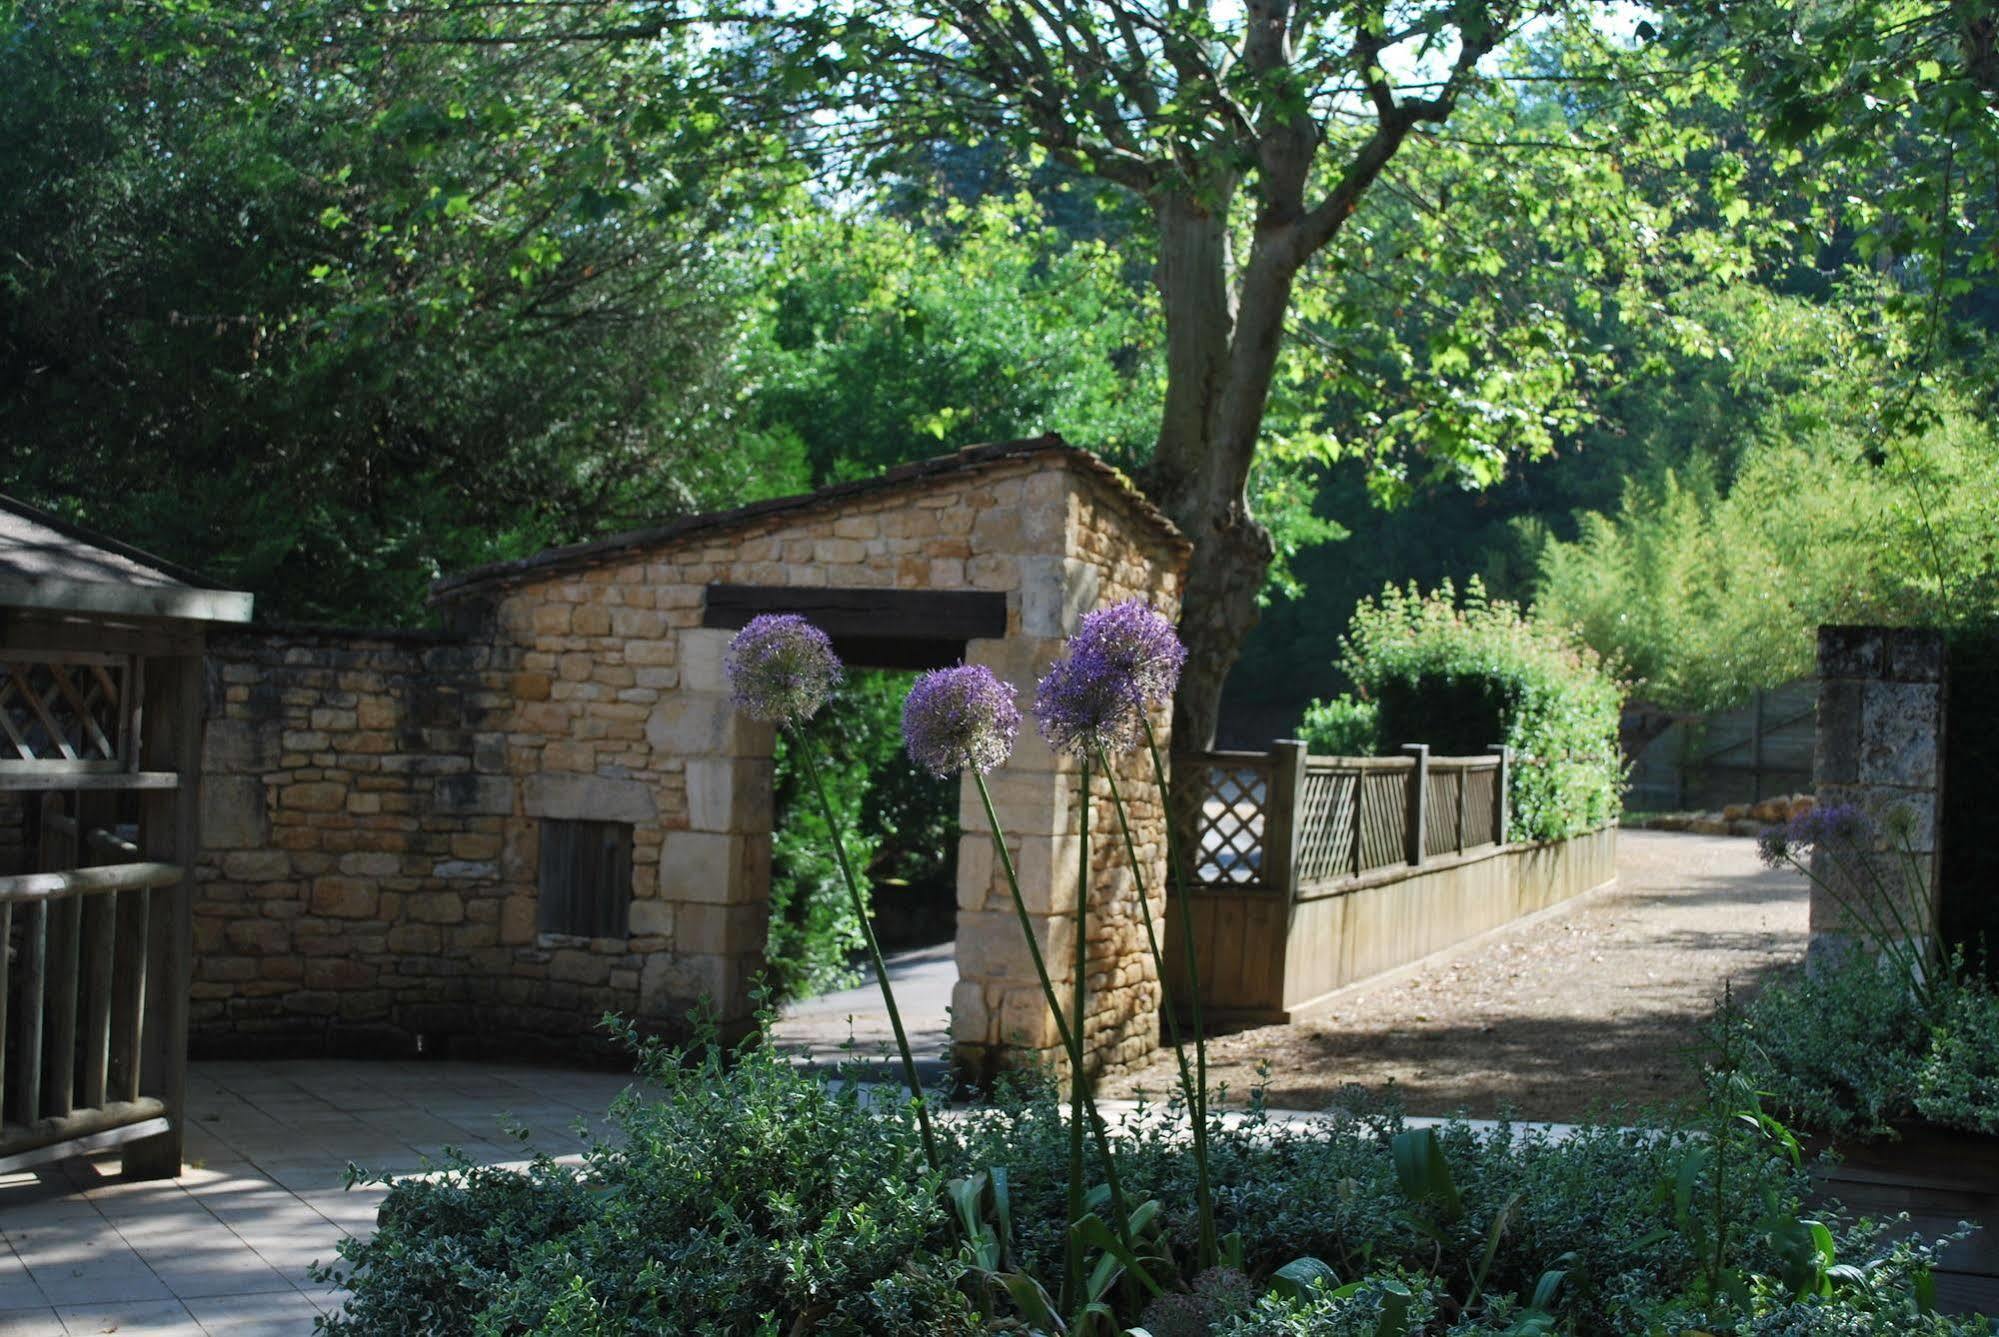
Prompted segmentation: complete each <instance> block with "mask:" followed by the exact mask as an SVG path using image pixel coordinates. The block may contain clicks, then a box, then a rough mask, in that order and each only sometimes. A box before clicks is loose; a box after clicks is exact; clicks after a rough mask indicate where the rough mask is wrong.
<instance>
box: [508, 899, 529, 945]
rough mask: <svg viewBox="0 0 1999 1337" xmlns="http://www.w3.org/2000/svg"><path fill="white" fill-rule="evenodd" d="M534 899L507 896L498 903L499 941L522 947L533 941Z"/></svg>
mask: <svg viewBox="0 0 1999 1337" xmlns="http://www.w3.org/2000/svg"><path fill="white" fill-rule="evenodd" d="M534 927H535V898H534V897H532V896H509V897H507V899H506V900H504V901H502V902H501V903H500V941H501V942H502V943H505V944H507V945H508V946H512V947H517V946H523V945H525V944H527V943H531V942H533V941H534Z"/></svg>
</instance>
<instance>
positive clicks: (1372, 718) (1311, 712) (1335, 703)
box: [1298, 693, 1381, 757]
mask: <svg viewBox="0 0 1999 1337" xmlns="http://www.w3.org/2000/svg"><path fill="white" fill-rule="evenodd" d="M1298 737H1300V738H1302V739H1303V740H1304V741H1305V743H1306V744H1307V746H1309V747H1310V748H1311V750H1312V751H1314V752H1316V753H1318V754H1319V755H1321V756H1328V757H1371V756H1374V755H1375V754H1376V753H1377V752H1379V751H1380V750H1381V712H1380V710H1379V709H1378V708H1377V707H1376V706H1375V704H1374V702H1372V701H1363V700H1361V699H1360V698H1359V697H1357V696H1354V695H1352V694H1351V693H1345V694H1342V695H1340V696H1336V697H1334V698H1333V699H1332V700H1330V701H1314V702H1313V703H1312V704H1311V705H1309V706H1307V707H1305V718H1304V720H1303V721H1302V722H1301V723H1300V724H1299V725H1298Z"/></svg>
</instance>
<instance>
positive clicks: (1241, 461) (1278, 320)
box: [1146, 185, 1296, 749]
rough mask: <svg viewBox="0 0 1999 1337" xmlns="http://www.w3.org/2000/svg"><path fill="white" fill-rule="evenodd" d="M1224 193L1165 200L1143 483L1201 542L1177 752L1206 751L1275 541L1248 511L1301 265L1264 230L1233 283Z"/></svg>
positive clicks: (1283, 238)
mask: <svg viewBox="0 0 1999 1337" xmlns="http://www.w3.org/2000/svg"><path fill="white" fill-rule="evenodd" d="M1232 190H1233V186H1232V185H1231V186H1230V187H1229V189H1228V190H1221V191H1216V190H1211V191H1210V192H1209V193H1208V198H1206V199H1199V198H1196V197H1195V196H1193V195H1192V194H1179V193H1174V194H1168V195H1166V196H1165V197H1164V198H1162V199H1161V200H1159V201H1158V202H1157V204H1156V208H1155V212H1156V216H1157V219H1158V226H1159V238H1160V247H1159V255H1160V263H1159V291H1160V298H1161V304H1162V306H1163V308H1164V311H1165V316H1166V410H1165V414H1164V417H1163V418H1162V421H1161V423H1160V429H1159V443H1158V449H1157V451H1156V452H1155V454H1154V462H1153V465H1152V467H1151V469H1150V470H1149V471H1148V472H1147V476H1146V485H1147V488H1148V490H1149V491H1150V492H1151V494H1152V496H1153V499H1154V500H1155V501H1157V502H1158V503H1159V505H1160V507H1161V509H1163V510H1164V511H1165V512H1166V513H1167V514H1168V515H1169V516H1171V517H1172V518H1173V522H1174V523H1175V524H1177V525H1179V526H1180V528H1181V530H1182V531H1183V532H1184V533H1185V534H1186V535H1187V537H1188V538H1190V539H1192V540H1193V542H1194V561H1193V564H1192V566H1191V567H1190V569H1189V571H1188V574H1187V582H1186V586H1185V588H1184V590H1183V591H1182V596H1181V614H1180V638H1181V640H1183V641H1184V642H1185V643H1186V645H1187V667H1186V669H1185V671H1184V672H1183V673H1182V674H1181V678H1180V690H1179V694H1178V696H1177V698H1176V701H1175V706H1174V719H1173V739H1174V744H1175V746H1176V747H1181V748H1191V749H1201V748H1207V747H1211V746H1213V744H1214V740H1215V730H1216V726H1217V725H1218V724H1219V722H1220V718H1221V703H1222V687H1223V685H1224V684H1225V683H1226V682H1227V681H1228V675H1229V670H1230V669H1231V668H1232V667H1234V665H1235V661H1236V658H1237V656H1238V655H1239V654H1240V653H1241V651H1242V643H1243V640H1244V638H1245V637H1247V636H1248V635H1249V632H1250V630H1251V628H1253V627H1254V626H1255V625H1256V622H1257V618H1258V609H1257V596H1258V595H1259V594H1260V593H1261V592H1262V590H1263V582H1264V577H1265V576H1266V575H1267V574H1268V572H1269V570H1270V562H1271V559H1272V558H1273V557H1274V556H1275V555H1276V549H1275V547H1274V546H1273V545H1272V543H1271V538H1270V532H1269V531H1268V530H1267V529H1265V528H1264V527H1263V525H1262V524H1260V523H1259V522H1258V521H1257V519H1256V517H1255V516H1253V515H1252V514H1251V513H1250V509H1249V496H1248V483H1249V470H1250V464H1251V462H1252V461H1253V460H1254V458H1255V455H1256V444H1257V437H1258V434H1259V432H1260V431H1261V429H1262V425H1263V411H1264V407H1265V405H1266V404H1267V402H1268V401H1269V397H1270V384H1271V378H1272V376H1273V375H1274V373H1275V370H1276V366H1277V354H1278V349H1279V345H1280V343H1281V341H1282V338H1283V331H1284V312H1285V308H1286V307H1287V306H1288V304H1289V302H1290V295H1291V280H1292V277H1293V276H1294V275H1295V273H1296V265H1295V263H1294V262H1293V260H1292V259H1291V256H1290V251H1289V245H1288V243H1289V240H1290V233H1289V231H1288V229H1271V230H1261V229H1260V230H1259V233H1258V236H1257V238H1256V241H1255V243H1254V245H1253V248H1252V250H1251V253H1250V256H1249V260H1248V263H1247V264H1246V265H1245V266H1244V268H1243V273H1242V276H1241V280H1240V297H1239V299H1238V290H1237V286H1236V284H1235V283H1234V282H1232V275H1231V272H1230V271H1231V268H1232V265H1231V263H1230V254H1229V236H1228V227H1227V223H1226V218H1227V200H1228V196H1229V194H1231V193H1232Z"/></svg>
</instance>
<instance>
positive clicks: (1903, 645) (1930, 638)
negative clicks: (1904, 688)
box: [1882, 627, 1945, 683]
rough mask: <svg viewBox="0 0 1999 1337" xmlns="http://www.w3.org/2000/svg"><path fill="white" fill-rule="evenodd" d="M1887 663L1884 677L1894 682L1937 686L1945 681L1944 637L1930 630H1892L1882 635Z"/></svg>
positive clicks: (1900, 628) (1911, 628) (1897, 628)
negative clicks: (1925, 683)
mask: <svg viewBox="0 0 1999 1337" xmlns="http://www.w3.org/2000/svg"><path fill="white" fill-rule="evenodd" d="M1882 640H1883V646H1882V649H1883V654H1884V655H1885V657H1886V660H1887V662H1886V663H1885V664H1884V665H1883V666H1882V671H1883V675H1884V676H1885V677H1888V678H1890V679H1893V680H1894V681H1896V682H1927V683H1940V682H1942V681H1943V680H1944V658H1945V650H1944V638H1943V633H1942V632H1940V631H1936V630H1933V629H1932V628H1929V627H1892V628H1890V629H1888V630H1887V631H1886V632H1884V633H1883V637H1882Z"/></svg>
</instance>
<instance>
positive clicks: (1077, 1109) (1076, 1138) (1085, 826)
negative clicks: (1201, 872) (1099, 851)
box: [1065, 757, 1090, 1306]
mask: <svg viewBox="0 0 1999 1337" xmlns="http://www.w3.org/2000/svg"><path fill="white" fill-rule="evenodd" d="M1082 795H1083V798H1082V805H1081V814H1082V835H1081V837H1080V839H1081V842H1082V843H1081V848H1080V851H1079V854H1078V857H1077V863H1076V868H1077V872H1076V978H1075V981H1074V987H1073V989H1072V990H1071V993H1070V998H1071V999H1072V1000H1073V1004H1074V1006H1073V1007H1072V1009H1071V1011H1070V1013H1069V1018H1070V1026H1071V1030H1072V1032H1073V1034H1074V1035H1075V1037H1076V1038H1075V1042H1074V1043H1073V1044H1072V1045H1071V1047H1070V1051H1069V1225H1070V1232H1069V1249H1068V1263H1069V1267H1068V1275H1067V1278H1066V1281H1067V1287H1066V1291H1065V1294H1066V1295H1067V1297H1068V1303H1069V1304H1070V1305H1072V1306H1073V1305H1078V1304H1081V1303H1082V1296H1083V1248H1082V1240H1081V1239H1080V1238H1079V1237H1078V1235H1077V1234H1076V1232H1075V1229H1074V1227H1075V1225H1076V1223H1077V1222H1079V1221H1081V1220H1082V1219H1083V1211H1084V1204H1083V1200H1084V1193H1083V1120H1084V1118H1085V1117H1086V1116H1085V1113H1084V1109H1083V1100H1084V1098H1085V1096H1086V1095H1087V1094H1088V1090H1087V1088H1088V1085H1089V1083H1088V1080H1087V1079H1086V1078H1085V1077H1084V1075H1083V1052H1084V1051H1083V1031H1084V1027H1083V1006H1084V1001H1085V991H1086V988H1087V985H1086V981H1085V979H1084V975H1085V972H1086V970H1087V967H1088V964H1089V932H1088V930H1089V922H1090V919H1089V915H1090V760H1089V758H1088V757H1085V758H1083V781H1082Z"/></svg>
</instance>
